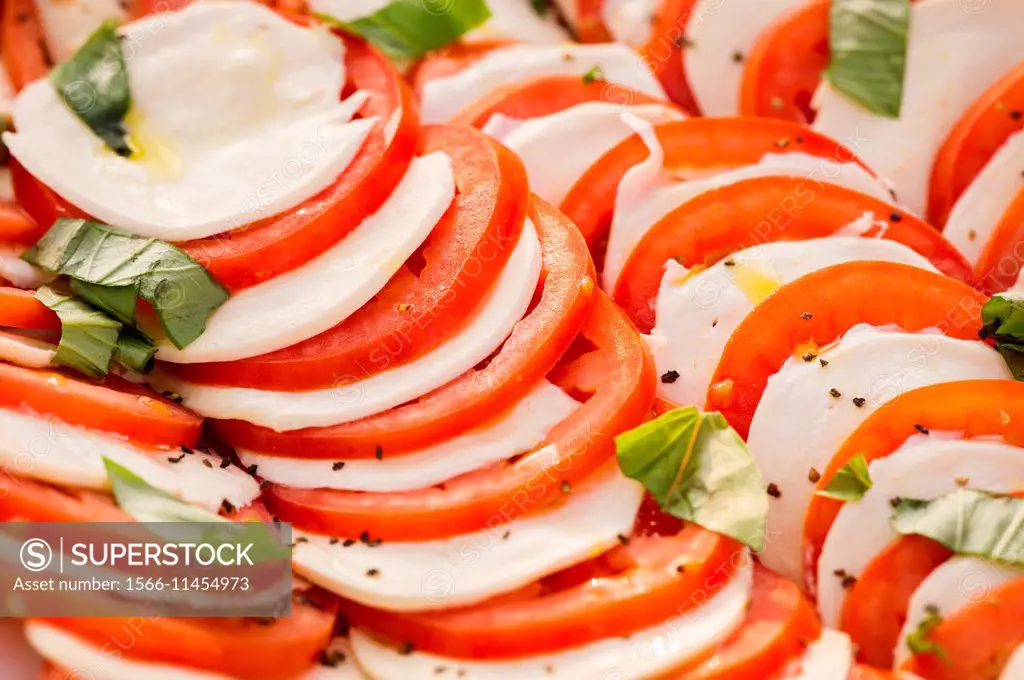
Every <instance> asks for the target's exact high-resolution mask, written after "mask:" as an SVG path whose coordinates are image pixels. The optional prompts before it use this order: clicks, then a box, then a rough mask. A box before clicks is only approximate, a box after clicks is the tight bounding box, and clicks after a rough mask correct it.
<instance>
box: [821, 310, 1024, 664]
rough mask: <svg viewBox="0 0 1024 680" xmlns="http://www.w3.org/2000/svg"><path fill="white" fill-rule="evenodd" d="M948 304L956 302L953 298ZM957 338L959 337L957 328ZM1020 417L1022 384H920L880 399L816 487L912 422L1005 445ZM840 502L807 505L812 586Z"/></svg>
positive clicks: (873, 453) (1017, 435)
mask: <svg viewBox="0 0 1024 680" xmlns="http://www.w3.org/2000/svg"><path fill="white" fill-rule="evenodd" d="M922 302H924V300H922ZM952 304H953V305H955V304H956V300H955V299H954V300H953V302H952ZM940 306H941V305H940ZM949 309H952V306H951V307H949ZM923 322H924V320H922V321H921V322H916V321H915V322H914V323H915V324H917V323H923ZM975 322H976V320H974V319H973V318H972V319H971V320H970V321H968V322H967V323H965V324H964V331H965V333H966V335H967V337H970V335H971V327H972V325H973V324H974V323H975ZM901 325H902V324H901ZM926 325H927V324H926ZM957 330H959V329H957ZM957 337H963V336H961V335H959V333H957ZM1021 422H1024V383H1020V382H1016V381H1013V380H962V381H957V382H948V383H940V384H938V385H930V386H928V387H920V388H918V389H916V390H911V391H909V392H906V393H904V394H902V395H900V398H899V399H893V400H892V401H889V402H887V403H885V404H883V405H882V406H881V407H880V408H879V409H878V410H877V411H875V412H874V413H872V414H871V415H870V416H868V417H867V418H866V419H865V420H864V422H863V423H861V424H860V426H859V427H858V428H857V429H856V430H854V432H853V434H851V435H850V436H849V437H848V438H847V440H846V441H845V442H844V443H843V445H842V447H841V448H840V449H839V451H837V452H836V454H835V456H833V457H832V460H831V462H830V463H829V465H828V468H827V469H825V470H824V471H823V472H822V474H821V479H819V480H818V485H817V490H819V491H820V490H822V489H824V488H825V486H827V485H828V483H829V481H830V480H831V479H832V478H833V477H834V476H835V474H836V472H838V471H839V469H840V468H842V467H843V466H844V465H846V463H848V462H849V460H850V459H851V458H853V457H854V456H855V455H857V454H863V455H864V458H865V459H866V460H867V462H868V463H870V462H871V461H873V460H877V459H879V458H885V457H886V456H888V455H889V454H891V453H893V452H894V451H896V450H897V449H898V448H899V447H900V446H901V445H902V444H903V442H905V441H906V440H907V438H908V437H911V436H913V435H915V434H917V433H918V432H920V430H919V429H918V427H923V428H926V429H928V430H934V431H936V432H960V433H963V434H962V436H963V438H964V439H970V438H974V437H986V436H998V437H1001V438H1003V439H1004V440H1005V441H1007V442H1008V443H1010V444H1014V445H1016V446H1024V434H1022V433H1021V429H1020V423H1021ZM842 507H843V506H842V503H841V502H839V501H835V500H832V499H829V498H825V497H823V496H819V495H817V494H815V495H814V496H813V497H812V500H811V504H810V505H809V506H808V507H807V513H806V515H805V517H804V531H803V534H804V549H803V554H804V555H805V556H806V557H805V559H806V564H805V574H806V575H807V576H808V584H809V585H811V587H812V589H813V583H814V575H815V574H817V568H818V557H819V556H820V554H821V547H822V546H823V545H824V543H825V538H826V537H827V536H828V532H829V529H831V528H832V524H833V522H835V519H836V515H838V514H839V510H840V509H841V508H842ZM890 651H891V649H890Z"/></svg>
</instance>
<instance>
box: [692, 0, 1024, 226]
mask: <svg viewBox="0 0 1024 680" xmlns="http://www.w3.org/2000/svg"><path fill="white" fill-rule="evenodd" d="M977 6H978V7H980V9H981V10H982V11H973V12H965V11H964V3H963V2H961V1H960V0H935V1H934V2H932V0H929V1H928V2H922V3H918V4H914V5H912V6H911V8H910V40H909V44H908V48H907V63H906V72H905V75H904V78H903V101H902V108H901V110H900V117H899V118H887V117H885V116H880V115H875V114H873V113H871V112H870V111H868V110H867V109H865V108H863V107H861V106H860V105H859V104H856V103H855V102H853V101H851V100H849V99H847V98H846V97H845V96H844V95H842V94H840V93H839V92H837V91H835V90H833V89H831V88H830V87H828V86H827V85H826V86H823V87H822V88H821V89H820V90H819V91H818V92H817V94H816V95H815V101H816V104H817V108H818V115H817V118H816V119H815V121H814V127H815V129H817V130H819V131H821V132H824V133H825V134H826V135H830V136H836V139H843V138H845V135H848V134H850V133H851V132H855V134H856V138H857V141H858V142H859V143H857V144H854V145H853V146H852V148H853V151H854V152H855V153H857V155H859V156H860V157H861V158H862V159H863V160H864V161H865V162H866V163H867V164H868V166H869V167H871V168H873V169H874V170H875V171H876V172H878V173H879V174H880V175H881V176H883V177H885V178H887V179H888V180H889V181H891V182H892V183H893V185H894V186H895V187H896V190H897V191H898V192H899V195H900V199H901V200H902V201H904V202H905V203H906V205H907V208H908V209H909V210H910V211H911V212H914V213H916V214H918V215H920V214H923V213H924V211H925V203H926V199H927V194H928V180H929V178H930V176H931V167H932V161H933V160H934V158H935V154H936V152H937V151H938V149H939V147H940V146H941V145H942V142H943V141H944V140H945V137H946V135H947V134H948V133H949V131H950V130H951V129H952V127H953V125H954V123H955V122H956V121H957V119H958V118H960V116H961V114H963V112H964V110H965V109H966V108H967V107H968V106H970V105H971V104H972V103H973V102H974V100H975V99H977V98H978V97H979V96H980V95H981V94H982V93H983V92H984V91H985V89H986V88H988V86H989V85H991V84H992V83H993V82H994V81H995V80H996V79H997V78H999V77H1000V76H1001V75H1003V74H1004V73H1005V72H1006V71H1008V70H1009V69H1010V68H1012V67H1014V66H1016V65H1017V64H1018V63H1019V62H1020V61H1021V60H1022V59H1024V43H1022V42H1021V40H1020V31H1019V30H1018V27H1019V26H1020V25H1021V23H1022V22H1024V4H1021V3H1019V2H1016V1H1015V0H993V1H992V2H988V3H986V4H985V5H984V7H981V6H980V5H977ZM687 58H689V55H687Z"/></svg>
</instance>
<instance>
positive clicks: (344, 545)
mask: <svg viewBox="0 0 1024 680" xmlns="http://www.w3.org/2000/svg"><path fill="white" fill-rule="evenodd" d="M355 544H356V539H354V538H346V539H345V542H344V543H342V544H341V547H342V548H351V547H352V546H354V545H355Z"/></svg>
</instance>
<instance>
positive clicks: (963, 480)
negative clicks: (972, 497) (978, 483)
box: [953, 477, 971, 488]
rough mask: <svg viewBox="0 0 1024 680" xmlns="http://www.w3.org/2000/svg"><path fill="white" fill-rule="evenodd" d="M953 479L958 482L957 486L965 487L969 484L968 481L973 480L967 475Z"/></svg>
mask: <svg viewBox="0 0 1024 680" xmlns="http://www.w3.org/2000/svg"><path fill="white" fill-rule="evenodd" d="M953 481H954V482H956V485H957V486H959V487H960V488H963V487H965V486H967V484H968V483H969V482H970V481H971V480H970V479H968V478H967V477H957V478H956V479H954V480H953Z"/></svg>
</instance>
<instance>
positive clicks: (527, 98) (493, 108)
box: [451, 75, 668, 128]
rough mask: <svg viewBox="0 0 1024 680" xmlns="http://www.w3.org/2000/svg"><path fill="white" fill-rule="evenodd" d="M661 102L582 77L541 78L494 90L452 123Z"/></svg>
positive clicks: (474, 123)
mask: <svg viewBox="0 0 1024 680" xmlns="http://www.w3.org/2000/svg"><path fill="white" fill-rule="evenodd" d="M659 101H661V100H659V99H655V98H654V97H651V96H650V95H647V94H644V93H643V92H638V91H636V90H634V89H632V88H629V87H626V86H625V85H618V84H615V83H613V84H611V85H609V84H608V83H606V82H603V81H592V82H584V80H583V78H580V77H579V76H566V75H559V76H539V77H537V78H531V79H527V80H523V81H520V82H516V83H512V84H510V85H504V86H502V87H499V88H496V89H494V90H492V91H491V92H490V93H488V94H487V95H485V96H484V97H481V98H480V99H478V100H476V101H475V102H473V103H472V104H470V105H469V106H467V107H466V108H465V109H463V110H462V111H460V112H459V113H458V114H456V115H455V116H454V117H453V118H452V119H451V123H453V124H459V125H472V126H473V127H477V128H482V127H483V126H484V125H485V124H486V123H487V121H488V120H490V119H491V116H493V115H495V114H501V115H503V116H508V117H510V118H517V119H519V120H526V119H528V118H540V117H542V116H550V115H551V114H553V113H558V112H559V111H564V110H565V109H568V108H570V107H573V106H576V105H577V104H584V103H587V102H607V103H608V104H609V105H618V106H633V105H637V104H653V103H656V102H659ZM666 105H668V104H667V103H666Z"/></svg>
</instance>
